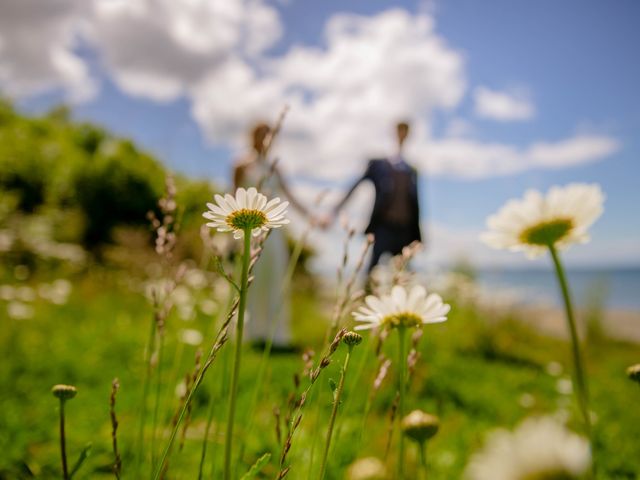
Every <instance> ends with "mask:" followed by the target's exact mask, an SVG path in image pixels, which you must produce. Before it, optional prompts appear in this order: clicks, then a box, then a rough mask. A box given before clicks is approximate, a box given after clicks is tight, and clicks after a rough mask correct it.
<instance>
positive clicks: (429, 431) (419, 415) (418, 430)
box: [402, 410, 440, 443]
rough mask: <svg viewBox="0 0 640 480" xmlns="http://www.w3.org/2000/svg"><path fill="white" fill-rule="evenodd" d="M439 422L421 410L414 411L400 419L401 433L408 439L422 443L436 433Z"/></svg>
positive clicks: (436, 418) (433, 416)
mask: <svg viewBox="0 0 640 480" xmlns="http://www.w3.org/2000/svg"><path fill="white" fill-rule="evenodd" d="M439 428H440V420H439V419H438V417H436V416H435V415H429V414H428V413H424V412H423V411H421V410H414V411H413V412H411V413H410V414H409V415H407V416H406V417H404V419H402V432H403V433H404V434H405V435H406V436H407V437H409V438H410V439H412V440H414V441H416V442H418V443H423V442H425V441H427V440H429V439H430V438H431V437H433V436H435V434H436V433H438V429H439Z"/></svg>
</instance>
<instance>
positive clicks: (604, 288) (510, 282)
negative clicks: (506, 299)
mask: <svg viewBox="0 0 640 480" xmlns="http://www.w3.org/2000/svg"><path fill="white" fill-rule="evenodd" d="M476 273H477V275H478V276H477V281H478V282H479V283H480V285H481V286H482V287H484V288H488V289H493V288H496V289H499V290H500V291H508V292H510V293H512V294H514V296H516V297H517V298H518V300H519V301H520V302H523V303H545V304H552V305H560V304H561V301H562V298H561V296H560V291H559V288H558V283H557V280H556V277H555V273H554V272H553V271H552V270H541V269H540V270H511V269H509V270H506V269H505V270H479V271H477V272H476ZM567 275H568V278H569V282H570V289H571V294H572V296H573V299H574V302H575V303H576V305H577V306H578V307H588V306H593V305H601V306H602V307H604V308H614V309H625V310H638V311H640V268H615V269H580V270H577V269H574V270H569V271H568V272H567Z"/></svg>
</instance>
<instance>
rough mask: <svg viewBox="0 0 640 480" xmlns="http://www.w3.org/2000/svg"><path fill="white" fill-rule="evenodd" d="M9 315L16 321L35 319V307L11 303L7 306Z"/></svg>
mask: <svg viewBox="0 0 640 480" xmlns="http://www.w3.org/2000/svg"><path fill="white" fill-rule="evenodd" d="M7 315H9V317H10V318H14V319H16V320H25V319H27V318H31V317H33V307H32V306H31V305H27V304H26V303H22V302H9V303H8V304H7Z"/></svg>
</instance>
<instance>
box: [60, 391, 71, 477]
mask: <svg viewBox="0 0 640 480" xmlns="http://www.w3.org/2000/svg"><path fill="white" fill-rule="evenodd" d="M64 402H65V399H63V398H61V399H60V456H61V457H62V478H63V479H64V480H69V467H68V466H67V445H66V438H65V433H64Z"/></svg>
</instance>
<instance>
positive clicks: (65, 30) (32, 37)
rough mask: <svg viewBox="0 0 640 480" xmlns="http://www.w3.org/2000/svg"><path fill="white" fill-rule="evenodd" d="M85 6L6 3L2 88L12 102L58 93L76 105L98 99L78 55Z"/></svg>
mask: <svg viewBox="0 0 640 480" xmlns="http://www.w3.org/2000/svg"><path fill="white" fill-rule="evenodd" d="M85 19H86V8H85V2H83V0H50V1H47V2H41V1H39V0H20V1H4V2H2V7H1V12H0V88H1V89H2V91H3V92H4V93H5V94H8V95H10V96H12V97H25V96H29V95H34V94H38V93H42V92H46V91H50V90H54V89H60V90H62V91H64V92H66V93H67V95H68V98H69V99H71V100H84V99H87V98H89V97H91V96H92V95H93V94H94V93H95V89H96V86H95V83H94V81H93V80H92V79H91V78H90V75H89V69H88V67H87V65H86V63H85V62H84V61H83V60H82V59H81V58H80V57H79V56H78V55H77V54H76V53H75V52H74V49H75V47H76V46H77V39H78V35H79V34H80V32H81V31H82V29H83V28H85V27H86V24H85Z"/></svg>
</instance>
